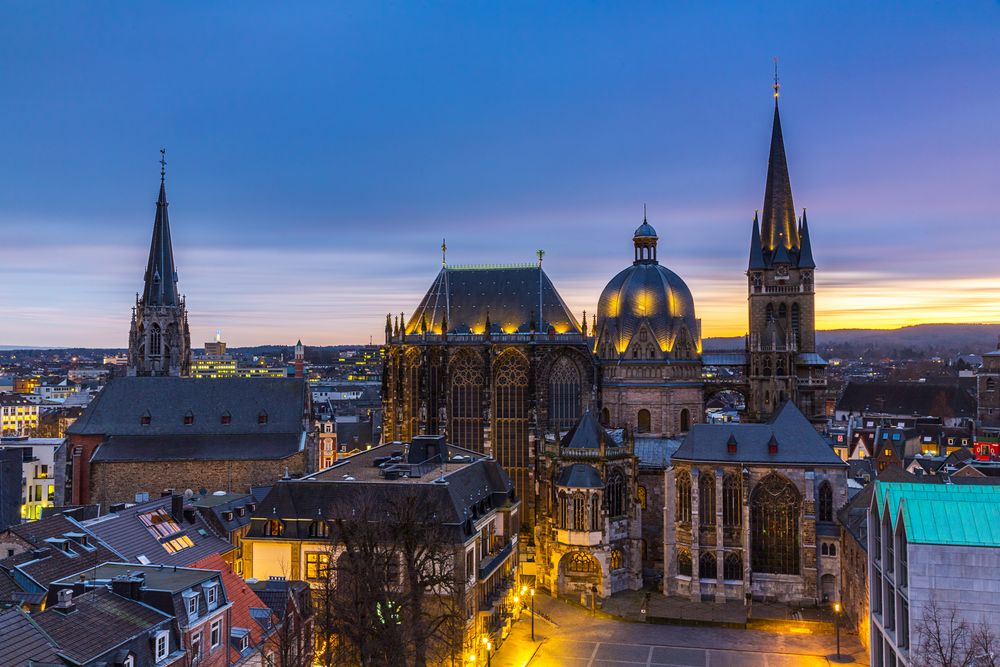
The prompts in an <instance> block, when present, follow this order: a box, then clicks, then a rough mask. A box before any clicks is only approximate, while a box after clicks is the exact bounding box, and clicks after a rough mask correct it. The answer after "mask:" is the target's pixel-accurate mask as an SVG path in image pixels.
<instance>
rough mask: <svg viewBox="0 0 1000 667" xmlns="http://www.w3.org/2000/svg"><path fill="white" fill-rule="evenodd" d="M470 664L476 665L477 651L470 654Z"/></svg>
mask: <svg viewBox="0 0 1000 667" xmlns="http://www.w3.org/2000/svg"><path fill="white" fill-rule="evenodd" d="M469 664H470V665H474V664H476V653H475V651H473V652H472V653H469Z"/></svg>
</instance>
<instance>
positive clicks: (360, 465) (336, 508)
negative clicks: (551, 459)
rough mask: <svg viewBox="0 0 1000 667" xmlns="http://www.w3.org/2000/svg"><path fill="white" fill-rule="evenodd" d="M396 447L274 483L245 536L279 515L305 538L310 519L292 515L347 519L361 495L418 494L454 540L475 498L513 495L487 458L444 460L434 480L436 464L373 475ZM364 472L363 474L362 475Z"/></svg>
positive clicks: (493, 501) (503, 500)
mask: <svg viewBox="0 0 1000 667" xmlns="http://www.w3.org/2000/svg"><path fill="white" fill-rule="evenodd" d="M400 447H401V444H400V443H390V444H386V445H381V446H379V447H373V448H372V449H370V450H366V451H364V452H362V453H360V454H357V455H355V456H352V457H350V458H349V459H345V460H344V461H343V462H341V463H340V464H338V465H334V466H332V467H330V468H327V469H326V470H323V471H321V472H319V473H315V474H313V475H310V476H308V477H303V478H301V479H291V480H280V481H278V482H276V483H275V484H274V486H272V487H271V491H270V493H268V495H267V496H266V497H265V498H264V500H263V501H261V502H260V503H259V504H258V505H257V510H256V511H255V512H254V515H253V519H252V523H251V526H250V531H249V533H248V535H249V536H251V537H260V536H262V533H263V528H264V525H265V523H266V521H267V520H269V519H272V518H277V519H283V520H285V536H286V537H288V538H296V537H299V538H301V537H307V536H308V530H309V525H310V521H308V520H305V521H294V520H293V519H310V520H311V519H319V518H322V519H326V520H332V519H336V518H338V517H342V516H343V517H345V518H346V517H348V516H350V515H352V514H353V510H354V508H355V507H356V506H357V503H358V502H359V499H360V497H361V494H365V496H366V497H368V498H372V499H373V501H374V502H376V503H378V502H388V501H389V500H391V499H394V498H395V499H403V500H406V499H409V498H413V497H414V495H417V496H419V497H420V498H421V499H422V500H424V501H425V502H426V508H427V512H428V513H430V514H435V515H436V517H437V518H436V521H437V522H438V523H441V524H444V525H445V526H447V527H449V528H451V529H452V531H453V534H454V536H455V539H456V540H457V541H459V542H464V541H465V539H467V537H468V534H467V529H468V526H467V525H466V520H467V519H469V518H471V517H472V515H473V514H474V513H475V506H477V505H478V503H480V502H481V501H487V502H488V503H489V504H490V505H491V506H492V507H494V508H497V507H503V506H505V505H507V504H508V503H509V502H511V499H512V498H513V497H514V496H513V493H514V485H513V483H512V482H511V480H510V478H509V477H508V476H507V473H506V472H504V470H503V468H501V467H500V465H499V464H498V463H497V462H496V461H494V460H493V459H487V458H478V459H475V460H472V461H467V462H465V463H463V464H460V465H453V464H448V465H447V472H446V474H445V475H444V476H443V480H444V482H441V481H438V480H440V479H442V475H441V472H440V470H441V469H440V468H434V469H433V470H431V471H429V472H427V473H426V474H424V475H423V476H422V477H420V478H412V477H411V478H406V479H397V480H392V481H389V480H382V479H379V478H378V477H377V476H374V477H373V476H372V475H371V471H375V472H378V468H377V467H375V466H374V465H373V463H374V460H375V459H376V458H379V457H382V456H387V455H388V454H389V453H390V452H391V451H393V450H396V449H397V448H400ZM452 449H457V448H454V447H453V448H452ZM459 451H463V452H464V451H467V450H459ZM352 472H354V473H355V474H356V475H357V477H356V478H355V479H354V480H353V481H351V480H347V479H345V477H348V476H350V477H354V475H352ZM362 475H365V476H367V479H361V477H362Z"/></svg>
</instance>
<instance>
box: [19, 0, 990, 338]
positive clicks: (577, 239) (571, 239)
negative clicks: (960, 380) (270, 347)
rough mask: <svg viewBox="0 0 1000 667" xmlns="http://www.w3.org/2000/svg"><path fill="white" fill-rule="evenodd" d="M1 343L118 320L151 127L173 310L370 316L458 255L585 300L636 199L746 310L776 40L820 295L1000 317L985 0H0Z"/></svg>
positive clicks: (611, 270) (731, 328)
mask: <svg viewBox="0 0 1000 667" xmlns="http://www.w3.org/2000/svg"><path fill="white" fill-rule="evenodd" d="M0 16H2V20H0V63H3V65H2V66H0V89H2V90H3V93H4V94H3V97H2V99H3V103H2V104H0V150H2V151H3V154H4V159H3V160H0V301H2V303H3V304H4V308H3V317H2V319H0V344H24V345H94V346H97V345H101V346H124V345H125V344H126V341H127V333H128V318H129V314H130V307H131V305H132V302H133V300H134V294H135V292H136V291H137V290H138V289H139V288H140V284H141V280H142V272H143V270H144V267H145V256H146V253H147V250H148V243H149V235H150V231H151V226H152V221H153V213H154V208H153V203H154V201H155V197H156V191H157V187H158V182H157V177H158V168H159V167H158V165H157V160H158V158H159V153H158V150H159V148H160V147H161V146H162V147H166V149H167V161H168V163H169V164H168V167H167V170H168V195H169V197H170V201H171V207H170V215H171V225H172V229H173V237H174V249H175V254H176V256H177V261H178V273H179V275H180V287H181V290H182V291H183V292H184V293H185V294H186V295H187V297H188V306H189V310H190V319H191V325H192V329H193V330H192V337H193V341H194V342H195V343H196V344H200V341H203V340H210V339H211V338H212V335H213V333H214V331H215V330H216V329H222V331H223V337H224V338H225V339H227V340H228V341H229V342H230V344H234V345H244V344H256V343H272V342H292V341H294V340H295V339H297V338H302V340H303V341H304V342H306V343H307V344H317V345H318V344H333V343H345V342H362V341H364V342H367V340H368V338H369V336H375V338H376V340H377V339H378V337H379V336H380V335H381V330H382V326H383V323H384V314H385V312H387V311H393V312H399V311H406V312H409V311H410V310H411V309H412V308H414V307H415V306H416V304H417V302H418V301H419V298H420V296H421V294H422V293H423V291H425V290H426V288H427V286H428V285H429V284H430V282H431V280H432V279H433V276H434V275H435V273H436V271H437V269H438V267H439V266H440V252H439V248H438V246H439V245H440V243H441V238H442V237H446V238H447V239H448V246H449V261H450V262H453V263H487V262H520V261H531V260H532V259H533V258H534V252H535V250H536V249H537V248H544V249H545V250H546V258H545V264H546V268H547V271H548V273H549V275H550V276H551V277H552V279H553V280H554V281H555V283H556V285H557V287H558V288H559V289H560V291H561V292H562V293H563V296H564V298H565V299H566V300H567V301H568V302H569V304H570V305H571V307H572V308H573V309H574V310H575V311H576V312H577V313H579V312H580V311H582V310H583V309H587V310H588V311H592V310H593V308H594V306H595V304H596V302H597V299H598V296H599V294H600V291H601V288H602V287H603V285H604V284H605V283H606V282H607V281H608V280H609V279H610V278H611V277H612V276H613V275H614V274H615V273H616V272H617V271H618V270H620V269H621V268H623V267H624V266H625V265H626V264H628V263H629V262H630V261H631V254H632V252H631V233H632V231H633V230H634V228H635V227H636V226H637V225H638V224H639V223H640V222H641V216H642V205H643V203H645V204H647V206H648V208H649V219H650V222H651V223H652V224H653V225H654V226H655V227H656V228H657V230H658V231H659V234H660V237H661V242H660V253H659V256H660V259H661V262H663V263H665V264H667V265H668V266H670V267H671V268H672V269H673V270H674V271H676V272H677V273H678V274H680V275H681V276H682V277H683V278H684V279H685V280H686V281H687V282H688V284H689V286H690V287H691V289H692V291H693V293H694V297H695V301H696V305H697V308H698V314H699V316H700V317H701V319H702V326H703V331H704V333H705V334H706V335H729V334H739V333H742V332H743V331H744V329H745V298H746V297H745V295H746V292H745V289H746V286H745V280H746V279H745V277H744V275H743V272H744V270H745V266H746V256H747V246H748V242H749V233H750V220H751V218H752V215H753V210H754V209H755V208H759V207H760V206H761V201H762V197H763V183H764V176H765V172H766V160H767V146H768V140H769V134H770V125H771V113H772V97H771V87H770V86H771V76H772V66H773V65H772V59H773V57H774V56H778V57H779V58H780V73H781V81H782V91H781V92H782V96H781V108H782V120H783V129H784V135H785V142H786V147H787V150H788V160H789V164H790V167H791V178H792V187H793V192H794V196H795V204H796V206H797V207H798V208H799V209H800V210H801V208H802V207H803V206H805V207H807V208H808V210H809V221H810V227H811V230H812V234H813V247H814V250H815V255H816V260H817V262H818V264H819V270H818V275H817V282H818V289H819V295H818V308H819V316H818V324H819V326H820V327H822V328H832V327H841V326H882V327H889V326H898V325H901V324H910V323H915V322H929V321H935V322H936V321H1000V272H998V271H997V268H996V260H995V259H994V258H995V256H996V248H997V247H1000V224H998V223H1000V221H998V219H997V218H998V215H1000V127H998V120H997V119H998V118H1000V86H998V85H997V82H998V81H1000V3H998V2H996V1H993V2H986V1H983V2H967V3H933V4H932V3H910V2H907V3H897V4H875V3H867V2H866V3H849V2H837V3H823V4H821V3H786V4H781V3H760V4H748V3H740V4H728V3H687V4H675V3H669V4H668V3H649V4H647V3H627V4H626V3H565V4H562V3H515V2H504V3H474V2H470V3H458V2H454V3H391V4H384V3H356V4H354V3H294V4H292V3H288V4H275V3H253V2H239V3H236V2H232V3H210V4H209V3H197V2H171V3H166V2H161V3H112V2H88V3H82V2H80V3H54V2H39V3H16V2H2V3H0Z"/></svg>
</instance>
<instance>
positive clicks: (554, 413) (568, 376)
mask: <svg viewBox="0 0 1000 667" xmlns="http://www.w3.org/2000/svg"><path fill="white" fill-rule="evenodd" d="M578 419H580V371H579V369H578V368H577V367H576V364H574V363H573V362H572V360H570V359H569V357H560V358H559V360H558V361H556V363H555V364H553V366H552V372H551V374H550V375H549V425H550V427H551V429H552V430H553V431H554V432H556V433H560V432H561V431H567V430H569V429H571V428H573V425H574V424H576V422H577V420H578Z"/></svg>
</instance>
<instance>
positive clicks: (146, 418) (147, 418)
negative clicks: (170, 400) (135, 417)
mask: <svg viewBox="0 0 1000 667" xmlns="http://www.w3.org/2000/svg"><path fill="white" fill-rule="evenodd" d="M152 421H153V417H152V415H150V414H149V412H148V411H146V412H144V413H142V416H141V417H139V423H140V424H142V425H143V426H149V425H150V423H151V422H152Z"/></svg>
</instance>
